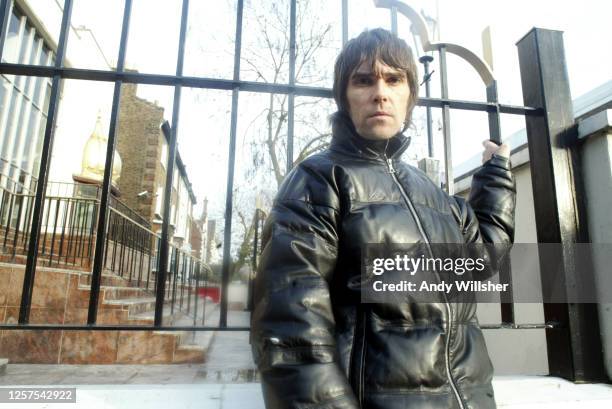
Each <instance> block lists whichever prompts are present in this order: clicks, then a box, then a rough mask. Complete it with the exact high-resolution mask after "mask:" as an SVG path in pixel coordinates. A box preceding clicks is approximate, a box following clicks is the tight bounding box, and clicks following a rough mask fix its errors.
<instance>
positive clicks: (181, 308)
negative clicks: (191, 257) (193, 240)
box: [179, 254, 187, 311]
mask: <svg viewBox="0 0 612 409" xmlns="http://www.w3.org/2000/svg"><path fill="white" fill-rule="evenodd" d="M182 259H183V263H182V266H181V284H180V285H181V300H180V307H179V309H180V310H181V311H182V310H183V297H184V296H185V262H186V259H187V257H185V254H183V255H182Z"/></svg>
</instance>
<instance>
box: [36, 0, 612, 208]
mask: <svg viewBox="0 0 612 409" xmlns="http://www.w3.org/2000/svg"><path fill="white" fill-rule="evenodd" d="M263 1H267V0H245V4H246V9H245V10H246V11H245V15H244V21H245V26H244V30H243V37H244V40H243V48H249V47H257V44H261V34H260V33H258V31H257V27H256V25H255V24H254V21H255V17H256V16H255V14H256V11H254V10H258V9H259V5H260V4H261V3H258V2H263ZM30 3H32V4H33V7H34V8H35V9H36V7H37V4H39V5H40V4H43V3H46V4H47V7H48V6H49V4H52V6H54V7H57V3H56V2H55V0H30ZM53 3H55V5H53ZM122 3H123V2H122V1H120V0H105V1H92V0H75V1H74V9H73V26H75V27H78V26H81V25H84V26H86V27H87V28H89V29H91V30H92V32H94V33H95V37H96V40H97V41H98V43H99V45H100V48H101V50H103V51H104V54H105V55H106V57H107V59H108V60H109V61H110V62H111V63H114V61H116V54H117V48H118V42H119V33H120V27H121V19H122V12H123V5H122ZM275 3H276V4H278V7H288V2H287V1H286V0H285V1H280V2H275ZM405 3H407V4H409V5H411V6H412V7H413V8H414V9H415V10H417V11H420V10H423V12H424V13H425V14H426V15H428V16H430V17H432V18H434V19H437V20H438V22H439V37H440V41H446V42H452V43H456V44H460V45H462V46H465V47H467V48H469V49H471V50H472V51H474V52H475V53H477V54H479V55H482V45H481V34H482V31H483V30H484V29H485V27H487V26H490V27H491V31H492V33H493V55H494V61H493V72H494V75H495V77H496V79H497V81H498V88H499V98H500V102H502V103H505V104H512V105H523V101H522V92H521V83H520V76H519V65H518V56H517V49H516V45H515V44H516V42H517V41H518V40H519V39H520V38H521V37H523V36H524V35H525V34H526V33H527V32H528V31H529V30H530V29H531V28H532V27H534V26H536V27H540V28H547V29H554V30H561V31H563V32H564V35H563V38H564V43H565V53H566V59H567V69H568V73H569V78H570V89H571V94H572V97H573V98H576V97H578V96H580V95H582V94H584V93H586V92H588V91H589V90H591V89H593V88H595V87H597V86H599V85H601V84H603V83H605V82H607V81H610V80H611V79H612V78H611V77H612V76H611V75H610V73H611V69H610V67H612V53H609V52H607V50H608V49H609V45H608V42H609V40H610V39H611V38H612V24H610V23H609V19H610V16H612V2H610V1H606V0H581V1H571V0H554V1H553V0H537V1H534V0H512V1H501V0H489V1H485V0H439V1H433V0H406V1H405ZM311 4H312V8H311V11H312V12H313V13H316V14H317V19H318V20H320V21H322V22H330V24H331V25H332V32H331V34H330V37H329V38H330V42H329V45H328V47H327V48H326V49H325V50H324V51H322V53H321V55H319V56H318V57H319V58H321V59H323V60H325V61H328V60H329V64H327V66H329V71H328V73H327V74H326V75H327V78H328V80H327V81H323V82H322V83H319V84H317V85H323V86H330V85H331V80H330V78H331V70H332V62H333V58H332V57H333V56H334V55H335V54H336V53H337V52H338V50H339V47H340V41H341V27H340V24H341V23H340V22H341V12H340V4H341V0H331V1H330V0H327V1H325V0H312V1H311ZM348 4H349V37H354V36H356V35H357V34H359V32H361V31H362V30H363V29H365V28H374V27H379V26H382V27H386V28H390V22H391V20H390V14H389V12H388V10H383V9H377V8H375V7H374V4H373V1H372V0H349V1H348ZM250 6H251V7H250ZM180 7H181V1H180V0H163V1H161V0H134V2H133V10H132V21H131V31H130V37H129V41H128V52H127V66H128V68H132V69H137V70H139V71H140V72H146V73H160V74H174V73H175V66H176V54H177V49H178V48H177V44H178V31H179V22H180ZM249 10H250V11H249ZM235 18H236V17H235V0H219V1H214V2H212V1H204V0H192V1H191V2H190V20H189V26H188V33H187V41H186V54H185V69H184V74H185V75H190V76H207V77H213V78H225V79H229V78H231V76H232V64H233V51H234V46H233V43H232V40H233V37H234V31H235ZM54 24H57V26H59V22H57V23H51V25H54ZM398 27H399V34H400V37H402V38H404V39H405V40H406V41H407V42H408V44H409V45H411V46H413V45H414V40H413V37H412V35H411V33H410V25H409V22H408V20H407V19H406V18H405V17H403V16H401V15H400V16H399V18H398ZM58 28H59V27H57V29H58ZM57 29H54V28H53V27H50V31H51V32H57ZM70 51H71V50H70V42H69V46H68V56H69V57H70ZM99 64H100V66H98V67H87V68H104V67H103V66H102V65H103V64H102V63H99ZM82 68H85V67H82ZM433 68H434V70H436V72H439V70H438V69H437V68H436V66H435V63H434V67H433ZM247 69H248V67H246V68H245V64H244V63H243V71H242V73H241V76H242V79H246V80H255V79H256V77H254V74H253V73H250V72H247ZM448 72H449V93H450V98H453V99H465V100H479V101H483V100H484V99H485V88H484V85H483V84H482V82H481V80H480V78H479V77H478V75H476V74H475V72H474V71H473V69H472V68H471V67H470V66H469V65H468V64H467V63H465V62H464V61H461V60H460V59H459V58H457V57H454V56H452V55H451V56H449V57H448ZM439 81H440V79H439V77H438V76H437V75H436V73H434V75H433V76H432V96H434V97H436V96H439ZM139 95H140V96H141V97H143V98H146V99H148V100H151V101H157V102H158V103H159V104H160V105H161V106H163V107H164V108H165V117H166V118H167V119H168V120H171V116H172V105H173V101H172V97H173V89H172V88H171V87H159V86H142V85H141V86H139ZM265 103H266V96H262V95H255V94H251V93H241V94H240V100H239V123H238V145H237V149H238V151H237V156H236V157H237V172H236V186H237V187H238V188H239V189H241V188H245V189H246V188H249V187H252V186H249V185H252V183H253V182H252V181H248V180H244V179H243V174H242V173H241V169H243V168H244V167H246V165H248V163H247V162H248V160H249V157H250V145H249V141H248V138H247V136H249V135H251V134H252V133H253V129H252V127H253V126H254V125H253V123H254V122H253V119H254V118H256V117H257V116H258V115H260V113H261V108H262V106H265ZM230 108H231V94H230V93H229V92H225V91H212V90H190V89H184V90H183V97H182V100H181V117H180V122H179V151H180V154H181V156H182V158H183V161H184V163H185V165H186V167H187V171H188V173H189V178H190V181H191V182H192V183H193V186H194V191H195V193H196V196H197V197H198V201H199V202H200V203H201V202H202V198H203V197H208V198H209V205H210V206H211V209H210V210H211V211H212V212H214V213H217V214H218V215H222V212H223V209H224V206H225V186H226V175H227V144H228V141H229V132H230V127H229V120H230ZM423 113H424V110H423V109H419V108H417V112H416V115H415V118H416V120H417V121H418V118H419V115H420V116H422V115H423ZM420 125H421V131H422V128H423V127H422V125H423V124H422V122H421V123H420ZM438 125H439V114H438V113H437V111H435V113H434V128H437V126H438ZM522 127H524V120H523V119H522V118H521V117H516V116H511V115H503V116H502V134H503V136H509V135H510V134H512V133H513V132H515V131H517V130H519V129H521V128H522ZM296 131H300V128H299V127H296ZM487 132H488V125H487V122H486V114H484V113H479V112H465V111H452V112H451V133H452V145H453V163H454V164H455V165H459V164H460V163H462V162H464V161H465V160H467V159H468V158H470V157H471V156H473V155H476V154H479V153H480V150H481V145H480V143H481V141H482V140H483V139H486V138H487V137H488V135H487ZM439 133H440V132H439V131H437V133H436V134H437V135H439ZM421 134H422V132H421ZM413 141H414V142H413V147H412V148H411V149H413V154H414V156H420V155H423V153H424V152H425V151H426V147H425V143H424V140H423V138H413ZM434 148H435V156H436V157H438V158H442V154H443V152H442V142H441V140H440V138H438V139H437V143H436V144H435V146H434ZM194 213H197V211H196V212H194Z"/></svg>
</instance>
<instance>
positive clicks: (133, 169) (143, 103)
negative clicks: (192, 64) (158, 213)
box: [117, 84, 165, 220]
mask: <svg viewBox="0 0 612 409" xmlns="http://www.w3.org/2000/svg"><path fill="white" fill-rule="evenodd" d="M163 116H164V109H163V108H161V107H159V106H157V105H156V104H154V103H152V102H149V101H147V100H144V99H142V98H139V97H137V96H136V84H124V85H123V88H122V90H121V105H120V110H119V128H118V140H117V151H118V152H119V155H121V159H122V160H123V168H122V170H121V178H120V179H119V183H118V186H119V192H120V194H121V196H120V198H121V200H122V201H123V202H124V203H125V204H127V205H128V206H129V207H131V208H132V209H134V210H136V211H137V212H138V213H140V214H141V215H142V216H143V217H144V218H146V219H147V220H153V216H154V211H155V201H156V197H155V195H156V193H157V187H158V186H160V185H161V186H163V183H164V181H165V170H164V169H163V168H162V167H161V166H160V165H159V163H160V156H161V151H162V144H164V143H165V141H164V140H163V135H162V133H161V130H160V125H161V123H162V121H163ZM144 191H147V192H149V193H148V194H147V195H146V196H143V197H138V194H139V193H141V192H144Z"/></svg>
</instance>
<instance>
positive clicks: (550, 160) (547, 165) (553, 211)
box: [517, 28, 607, 382]
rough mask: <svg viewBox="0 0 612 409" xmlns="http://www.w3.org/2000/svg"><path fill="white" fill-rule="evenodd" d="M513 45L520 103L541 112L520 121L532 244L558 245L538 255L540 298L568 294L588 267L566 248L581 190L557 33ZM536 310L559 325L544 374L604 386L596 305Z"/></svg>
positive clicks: (580, 231)
mask: <svg viewBox="0 0 612 409" xmlns="http://www.w3.org/2000/svg"><path fill="white" fill-rule="evenodd" d="M517 47H518V53H519V65H520V70H521V82H522V88H523V101H524V103H525V105H527V106H532V107H537V108H541V111H542V115H539V116H527V117H525V122H526V125H527V140H528V148H529V157H530V158H533V160H531V161H530V162H529V166H530V168H531V175H532V178H531V179H532V188H533V199H534V208H535V214H536V231H537V235H538V243H558V246H557V247H556V248H557V249H558V251H556V252H555V251H546V252H540V268H541V271H542V277H541V282H542V293H543V294H546V293H547V292H548V293H551V289H552V288H553V287H554V288H561V289H563V291H564V294H568V295H571V294H573V292H574V291H575V287H576V283H577V282H581V283H583V285H584V283H594V282H595V281H594V277H593V276H592V275H590V272H592V271H593V269H592V268H591V266H588V265H587V266H585V265H584V264H585V263H586V261H585V260H580V262H581V265H580V266H577V260H576V257H575V254H574V246H573V244H574V243H588V242H589V241H590V240H589V235H588V229H587V223H586V221H585V216H586V214H585V208H584V206H585V205H584V201H583V200H581V199H580V198H581V196H582V192H583V190H584V187H583V185H582V179H581V175H580V169H581V165H580V162H579V152H578V146H577V144H575V143H572V140H573V139H575V136H573V135H574V132H575V131H574V126H575V123H574V113H573V109H572V99H571V95H570V88H569V83H568V74H567V67H566V65H565V51H564V47H563V33H562V32H561V31H552V30H543V29H539V28H534V29H532V30H531V31H529V32H528V33H527V34H526V35H525V36H524V37H523V38H522V39H521V40H520V41H519V42H518V43H517ZM536 159H537V160H536ZM549 253H550V254H549ZM555 253H556V254H555ZM551 259H552V260H551ZM559 260H561V261H560V262H559ZM551 262H554V263H555V264H554V265H558V266H560V269H558V270H556V271H555V274H554V277H550V273H551V271H550V270H551V269H550V268H546V265H547V264H548V265H553V264H550V263H551ZM578 272H579V273H578ZM578 274H580V275H579V276H578ZM543 307H544V317H545V319H546V321H547V322H548V321H556V322H558V323H560V324H561V325H560V326H559V327H557V328H554V329H546V344H547V347H548V348H547V350H548V365H549V372H550V375H553V376H560V377H563V378H565V379H569V380H572V381H578V382H599V381H605V380H606V378H607V376H606V373H605V367H604V359H603V356H602V343H601V338H600V332H599V319H598V316H599V314H598V309H597V305H596V304H588V303H563V304H561V303H557V304H553V303H544V304H543Z"/></svg>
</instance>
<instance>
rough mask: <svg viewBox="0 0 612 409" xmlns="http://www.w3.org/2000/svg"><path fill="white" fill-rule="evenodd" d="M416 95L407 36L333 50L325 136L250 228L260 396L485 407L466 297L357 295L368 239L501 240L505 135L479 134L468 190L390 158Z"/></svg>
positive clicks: (285, 402) (487, 385)
mask: <svg viewBox="0 0 612 409" xmlns="http://www.w3.org/2000/svg"><path fill="white" fill-rule="evenodd" d="M417 95H418V82H417V70H416V65H415V63H414V59H413V56H412V53H411V51H410V48H409V47H408V46H407V45H406V43H405V42H404V41H403V40H400V39H398V38H397V37H396V36H394V35H392V34H391V33H390V32H388V31H386V30H383V29H376V30H371V31H365V32H363V33H362V34H360V35H359V36H358V37H357V38H355V39H353V40H351V41H349V42H348V43H347V44H346V46H345V47H344V49H343V50H342V52H341V53H340V55H339V56H338V59H337V61H336V65H335V72H334V98H335V100H336V103H337V105H338V112H337V113H336V114H335V115H334V116H333V118H332V122H333V137H332V142H331V146H330V148H329V149H327V150H326V151H324V152H322V153H320V154H317V155H314V156H311V157H309V158H307V159H306V160H305V161H303V162H302V163H300V164H299V165H298V166H297V167H296V168H295V169H294V170H293V171H292V172H291V173H290V174H289V175H288V176H287V178H286V179H285V181H284V183H283V185H282V186H281V188H280V190H279V192H278V195H277V197H276V200H275V202H274V206H273V208H272V210H271V212H270V216H269V217H268V220H267V221H266V227H265V230H264V239H263V240H264V248H263V253H262V257H261V261H260V265H259V271H258V275H257V279H256V283H255V310H254V312H253V316H252V331H251V336H252V347H253V355H254V358H255V361H256V363H257V365H258V367H259V370H260V372H261V378H262V388H263V393H264V399H265V402H266V407H268V408H302V409H306V408H309V409H310V408H317V409H323V408H325V409H332V408H333V409H336V408H338V409H340V408H342V409H348V408H351V409H356V408H368V409H370V408H386V409H394V408H411V409H414V408H440V409H442V408H444V409H448V408H461V409H468V408H471V409H474V408H495V400H494V396H493V389H492V387H491V377H492V373H493V368H492V365H491V362H490V359H489V357H488V353H487V350H486V346H485V343H484V338H483V336H482V333H481V330H480V328H479V327H478V323H477V320H476V317H475V305H474V304H473V303H463V304H453V303H449V302H445V301H441V302H432V303H423V304H417V303H413V304H406V303H404V304H401V303H388V304H384V303H381V304H366V303H362V302H361V299H360V293H359V292H356V291H353V290H352V289H351V286H350V285H349V283H350V281H351V280H352V279H354V278H355V277H357V276H359V275H360V274H361V267H362V266H361V248H362V245H364V244H369V243H383V244H393V243H425V244H427V245H429V243H511V242H512V240H513V235H514V206H515V187H514V180H513V177H512V174H511V172H510V165H509V160H508V156H509V149H508V147H507V146H506V145H501V146H497V145H496V144H494V143H491V142H487V143H485V152H484V154H483V162H484V164H483V167H482V168H481V170H480V171H479V172H477V173H476V174H475V175H474V178H473V182H472V190H471V197H470V201H469V203H467V202H466V201H465V200H463V199H461V198H458V197H451V196H448V195H447V194H446V193H445V192H444V191H442V190H441V189H440V188H439V187H437V186H435V185H434V184H433V183H432V182H431V181H430V180H429V179H428V178H427V176H425V175H424V174H423V173H422V172H420V171H419V170H417V169H415V168H413V167H411V166H408V165H407V164H405V163H403V162H401V161H400V156H401V154H402V153H403V152H404V151H405V150H406V148H407V147H408V144H409V138H407V137H405V136H403V135H402V132H403V131H404V130H406V128H407V126H408V124H409V121H410V114H411V112H412V109H413V108H414V106H415V104H416V99H417Z"/></svg>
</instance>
